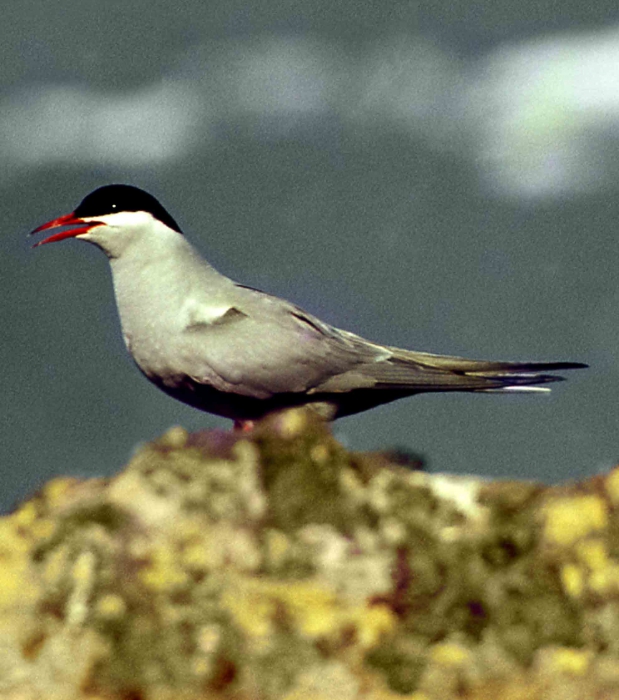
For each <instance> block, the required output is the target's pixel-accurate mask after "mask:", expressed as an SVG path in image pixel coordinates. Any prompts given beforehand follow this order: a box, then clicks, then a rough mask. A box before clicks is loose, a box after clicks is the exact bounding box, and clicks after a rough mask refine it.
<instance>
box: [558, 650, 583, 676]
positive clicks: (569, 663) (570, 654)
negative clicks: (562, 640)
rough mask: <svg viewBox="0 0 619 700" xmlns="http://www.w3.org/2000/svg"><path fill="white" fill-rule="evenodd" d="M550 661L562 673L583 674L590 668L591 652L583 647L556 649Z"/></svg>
mask: <svg viewBox="0 0 619 700" xmlns="http://www.w3.org/2000/svg"><path fill="white" fill-rule="evenodd" d="M550 661H551V663H552V665H553V666H554V667H555V668H556V669H557V670H558V671H560V672H562V673H567V674H569V675H571V676H582V675H584V674H585V673H586V672H587V671H588V670H589V665H590V663H591V652H590V651H584V650H581V649H555V650H554V651H553V653H552V655H551V657H550Z"/></svg>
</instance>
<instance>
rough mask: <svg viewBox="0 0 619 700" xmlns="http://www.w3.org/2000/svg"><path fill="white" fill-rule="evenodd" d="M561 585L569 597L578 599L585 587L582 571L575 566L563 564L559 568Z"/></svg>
mask: <svg viewBox="0 0 619 700" xmlns="http://www.w3.org/2000/svg"><path fill="white" fill-rule="evenodd" d="M561 583H562V584H563V588H564V590H565V592H566V593H567V594H568V595H569V596H570V597H572V598H579V597H580V596H581V595H582V592H583V589H584V587H585V577H584V575H583V572H582V569H581V568H580V567H579V566H576V564H565V566H563V567H562V568H561Z"/></svg>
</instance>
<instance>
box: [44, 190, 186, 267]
mask: <svg viewBox="0 0 619 700" xmlns="http://www.w3.org/2000/svg"><path fill="white" fill-rule="evenodd" d="M65 227H70V228H66V230H64V231H60V232H59V233H54V234H53V235H51V236H49V237H48V238H45V239H43V240H42V241H39V242H38V243H36V244H35V246H34V247H37V246H40V245H43V244H44V243H54V242H56V241H62V240H64V239H65V238H78V239H80V240H84V241H88V242H89V243H93V244H94V245H96V246H98V247H99V248H101V249H102V250H103V251H104V252H105V253H106V254H107V255H108V256H109V257H112V258H114V257H118V256H119V255H120V254H121V253H122V252H123V250H125V248H126V247H127V246H128V245H130V244H131V243H132V242H133V241H135V240H136V239H137V238H141V237H142V236H144V235H157V233H158V234H159V235H168V232H169V233H172V232H174V234H175V235H179V234H180V235H182V231H181V229H180V227H179V225H178V224H177V223H176V221H174V219H173V218H172V217H171V216H170V214H168V212H167V211H166V210H165V208H164V207H163V206H162V205H161V204H160V203H159V202H158V200H157V199H155V197H153V196H152V195H151V194H148V192H144V190H141V189H140V188H139V187H132V186H131V185H105V186H104V187H99V189H97V190H95V191H94V192H91V193H90V194H89V195H87V196H86V197H85V198H84V199H83V200H82V201H81V202H80V204H79V206H78V207H77V208H76V209H75V210H74V211H72V212H70V213H69V214H64V215H63V216H59V217H58V218H56V219H52V220H51V221H48V222H47V223H46V224H43V225H42V226H38V227H37V228H35V229H34V231H32V233H33V234H34V233H39V232H40V231H47V230H49V229H54V228H65Z"/></svg>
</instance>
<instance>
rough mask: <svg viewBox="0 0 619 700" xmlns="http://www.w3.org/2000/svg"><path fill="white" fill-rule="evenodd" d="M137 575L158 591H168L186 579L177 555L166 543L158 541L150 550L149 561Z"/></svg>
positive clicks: (185, 581)
mask: <svg viewBox="0 0 619 700" xmlns="http://www.w3.org/2000/svg"><path fill="white" fill-rule="evenodd" d="M139 575H140V578H141V579H142V581H143V582H144V583H145V584H146V585H147V586H149V588H151V589H154V590H158V591H168V590H170V589H173V588H176V587H177V586H180V585H183V584H185V583H187V580H188V578H187V574H186V572H185V571H183V570H182V569H181V568H180V566H179V557H177V556H176V554H175V552H174V551H173V549H172V548H171V546H170V545H169V544H167V543H166V544H163V543H160V544H159V545H158V546H156V547H154V548H153V549H152V550H151V551H150V561H149V562H148V565H147V566H146V567H145V568H144V570H143V571H141V572H140V574H139Z"/></svg>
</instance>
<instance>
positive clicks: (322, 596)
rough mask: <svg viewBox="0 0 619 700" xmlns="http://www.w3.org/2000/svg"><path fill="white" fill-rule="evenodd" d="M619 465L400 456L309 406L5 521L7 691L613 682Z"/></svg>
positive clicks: (477, 691) (552, 694) (456, 689)
mask: <svg viewBox="0 0 619 700" xmlns="http://www.w3.org/2000/svg"><path fill="white" fill-rule="evenodd" d="M618 508H619V470H617V471H613V472H611V473H610V474H609V475H607V476H605V477H596V478H594V479H592V480H591V481H588V482H585V483H582V484H574V485H567V486H560V487H544V486H541V485H538V484H529V483H516V482H514V483H488V482H484V481H482V480H478V479H474V478H463V477H455V476H444V475H428V474H424V473H422V472H418V471H411V470H410V469H406V468H404V467H402V466H398V465H397V464H394V463H391V462H390V461H389V459H388V458H387V457H386V456H384V455H380V454H366V455H364V454H358V453H350V452H347V451H346V450H344V448H342V447H341V446H340V445H339V444H338V443H337V442H336V441H335V440H334V439H333V438H332V437H331V435H330V433H329V432H328V429H327V427H325V426H324V425H323V424H322V423H320V422H318V421H317V420H316V419H315V418H314V417H313V416H312V415H310V414H309V413H307V412H305V411H303V410H292V411H288V412H285V413H282V414H279V415H274V416H271V417H270V418H268V419H266V420H265V421H263V422H262V423H261V424H259V425H258V426H257V428H256V429H255V430H254V431H253V432H251V433H248V434H233V433H225V432H221V431H211V432H203V433H197V434H193V435H188V434H187V433H186V432H185V431H184V430H182V429H181V428H175V429H173V430H171V431H169V432H168V433H167V434H166V435H164V436H163V437H162V438H161V439H160V440H159V441H157V442H155V443H153V444H150V445H147V446H145V447H143V448H142V449H141V450H140V451H139V452H138V454H137V455H136V456H135V458H134V459H133V460H132V462H131V463H130V464H129V466H128V467H127V469H126V470H125V471H124V472H122V473H121V474H120V475H119V476H117V477H115V478H113V479H109V480H104V479H92V480H88V481H82V482H80V481H77V480H75V479H66V478H65V479H58V480H55V481H52V482H51V483H49V484H48V485H47V486H45V487H44V488H43V490H42V491H41V492H40V493H39V494H38V495H37V496H35V497H34V498H33V499H31V500H29V501H27V502H26V503H24V504H23V505H22V506H21V507H20V508H19V509H18V510H17V511H16V512H15V513H13V514H12V515H10V516H7V517H5V518H4V519H2V520H0V698H2V700H39V699H40V698H45V699H46V700H73V699H74V698H90V699H91V700H95V699H98V700H104V699H108V698H109V699H112V698H118V699H121V698H122V699H123V700H198V699H201V698H204V699H206V698H209V699H215V698H230V699H232V698H234V699H235V700H237V699H238V700H243V699H245V698H247V699H248V700H249V699H251V700H253V699H262V698H264V699H265V700H279V699H281V700H309V699H310V698H311V699H312V700H320V699H323V698H324V700H331V699H334V698H337V699H338V700H354V699H356V698H365V699H368V700H374V699H375V700H396V699H397V698H402V697H404V696H405V697H407V698H408V700H434V699H437V700H438V699H440V700H447V699H449V698H456V697H458V698H471V699H472V698H479V699H481V698H492V699H493V700H494V699H495V698H497V697H500V698H501V700H516V699H518V700H520V699H524V698H526V699H527V700H529V699H535V698H540V699H542V698H544V699H545V698H553V700H554V699H555V698H557V699H559V700H563V699H565V700H572V699H579V700H580V699H581V698H589V697H591V698H593V697H596V698H597V697H600V698H601V697H609V698H610V697H619V515H618Z"/></svg>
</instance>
